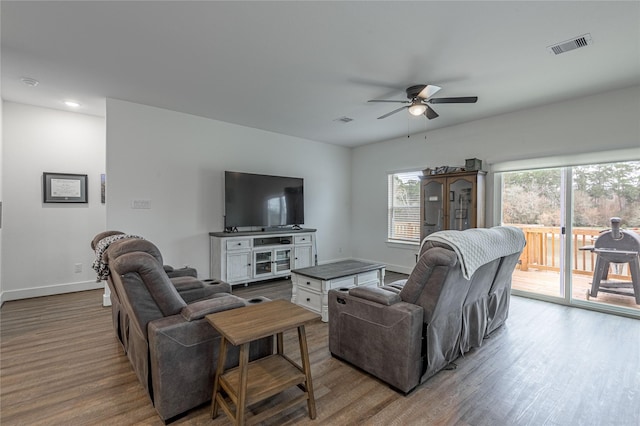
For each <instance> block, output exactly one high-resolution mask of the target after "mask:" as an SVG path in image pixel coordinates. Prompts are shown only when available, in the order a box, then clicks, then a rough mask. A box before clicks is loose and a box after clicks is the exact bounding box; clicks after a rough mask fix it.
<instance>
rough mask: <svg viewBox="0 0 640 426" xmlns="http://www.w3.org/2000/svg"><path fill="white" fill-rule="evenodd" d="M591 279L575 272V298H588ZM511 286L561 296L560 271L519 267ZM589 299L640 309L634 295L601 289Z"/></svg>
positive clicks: (573, 280) (573, 278) (595, 301)
mask: <svg viewBox="0 0 640 426" xmlns="http://www.w3.org/2000/svg"><path fill="white" fill-rule="evenodd" d="M591 281H592V278H591V276H590V275H581V274H573V277H572V284H573V287H572V290H573V291H572V293H573V294H572V296H573V298H574V299H576V300H587V290H591ZM616 281H617V280H616ZM511 287H512V288H513V289H517V290H523V291H530V292H534V293H538V294H544V295H548V296H556V297H559V296H560V290H559V289H560V273H559V272H556V271H551V270H536V269H531V268H529V269H528V270H527V271H522V270H520V269H519V268H517V269H516V270H515V272H514V273H513V282H512V285H511ZM589 301H590V302H594V303H606V304H609V305H614V306H622V307H626V308H633V309H636V310H640V305H636V303H635V298H634V297H633V296H622V295H617V294H610V293H603V292H601V291H600V292H598V297H590V298H589Z"/></svg>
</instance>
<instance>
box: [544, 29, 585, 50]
mask: <svg viewBox="0 0 640 426" xmlns="http://www.w3.org/2000/svg"><path fill="white" fill-rule="evenodd" d="M590 44H593V40H592V39H591V34H589V33H587V34H584V35H581V36H579V37H576V38H574V39H571V40H567V41H563V42H562V43H558V44H554V45H553V46H549V47H547V49H548V50H549V51H550V52H551V53H553V54H555V55H559V54H561V53H565V52H569V51H571V50H575V49H578V48H580V47H586V46H588V45H590Z"/></svg>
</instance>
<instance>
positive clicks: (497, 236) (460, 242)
mask: <svg viewBox="0 0 640 426" xmlns="http://www.w3.org/2000/svg"><path fill="white" fill-rule="evenodd" d="M425 241H437V242H440V243H444V244H447V245H448V246H450V247H451V248H452V249H453V251H454V252H455V253H456V255H457V256H458V261H459V262H460V267H461V268H462V275H463V276H464V278H465V279H467V280H468V279H471V276H472V275H473V273H474V272H475V271H476V269H478V268H479V267H481V266H482V265H484V264H485V263H489V262H491V261H492V260H494V259H498V258H500V257H504V256H507V255H510V254H513V253H518V252H520V251H522V249H523V248H524V245H525V238H524V233H523V232H522V231H521V230H520V229H518V228H515V227H512V226H496V227H493V228H489V229H486V228H474V229H467V230H465V231H438V232H434V233H433V234H431V235H427V237H426V238H425V239H424V241H423V242H422V244H424V242H425Z"/></svg>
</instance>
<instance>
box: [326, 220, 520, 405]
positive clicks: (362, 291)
mask: <svg viewBox="0 0 640 426" xmlns="http://www.w3.org/2000/svg"><path fill="white" fill-rule="evenodd" d="M523 248H524V235H523V234H522V232H521V231H520V230H518V229H516V228H511V227H496V228H491V229H473V230H467V231H442V232H441V233H435V234H432V236H431V237H428V238H427V239H426V240H425V241H424V242H423V246H422V248H421V252H420V256H419V260H418V263H417V264H416V266H415V267H414V269H413V271H412V273H411V275H410V276H409V278H408V279H407V280H401V281H397V282H394V283H392V284H390V285H387V286H384V287H382V288H371V287H356V288H352V289H344V290H331V291H329V301H328V304H329V318H330V321H329V349H330V351H331V353H332V354H333V355H334V356H336V357H338V358H341V359H343V360H345V361H347V362H349V363H351V364H353V365H355V366H357V367H359V368H361V369H363V370H364V371H367V372H368V373H370V374H372V375H374V376H376V377H378V378H379V379H381V380H383V381H385V382H387V383H388V384H390V385H391V386H392V387H394V388H396V389H397V390H399V391H401V392H405V393H406V392H410V391H411V390H412V389H413V388H415V387H416V386H417V385H418V384H420V383H421V382H423V381H424V380H427V379H428V378H429V377H431V376H433V375H434V374H436V373H437V372H438V371H440V370H442V369H443V368H445V367H446V366H447V365H449V364H450V363H451V362H453V361H454V360H455V359H457V358H458V357H459V356H460V355H461V354H463V353H465V352H467V351H469V350H470V349H471V348H477V347H480V346H481V345H482V342H483V339H484V338H485V337H486V336H487V335H488V334H490V333H491V332H492V331H494V330H495V329H496V328H498V327H499V326H500V325H502V324H503V323H504V321H505V320H506V318H507V316H508V309H509V303H508V298H509V291H510V288H511V274H512V273H513V269H514V267H515V265H516V263H517V261H518V258H519V256H520V253H521V252H522V249H523Z"/></svg>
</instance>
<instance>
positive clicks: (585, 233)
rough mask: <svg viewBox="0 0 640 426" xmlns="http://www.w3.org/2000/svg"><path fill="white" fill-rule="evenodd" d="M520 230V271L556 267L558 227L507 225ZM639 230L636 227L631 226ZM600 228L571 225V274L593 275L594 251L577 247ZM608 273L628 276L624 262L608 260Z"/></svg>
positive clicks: (413, 229)
mask: <svg viewBox="0 0 640 426" xmlns="http://www.w3.org/2000/svg"><path fill="white" fill-rule="evenodd" d="M511 226H516V227H518V228H520V229H522V231H523V232H524V235H525V238H526V241H527V245H526V247H525V248H524V250H523V252H522V255H521V256H520V267H519V269H520V270H521V271H527V270H529V268H531V269H537V270H547V271H560V235H561V234H560V228H559V227H546V226H535V225H511ZM394 231H395V235H396V236H397V237H400V238H408V237H409V236H411V235H419V234H420V230H419V227H418V224H415V223H408V222H395V229H394ZM632 231H634V232H636V233H638V234H640V230H638V229H632ZM600 232H601V230H600V229H593V228H573V230H572V235H571V238H572V239H573V268H572V272H573V273H574V274H582V275H593V270H594V269H595V266H596V254H595V253H593V252H591V251H589V250H580V247H584V246H591V245H593V244H594V243H595V240H596V238H597V237H598V235H600ZM609 277H610V278H612V279H619V280H630V279H631V272H630V271H629V265H628V264H626V263H621V264H611V271H610V273H609Z"/></svg>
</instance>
